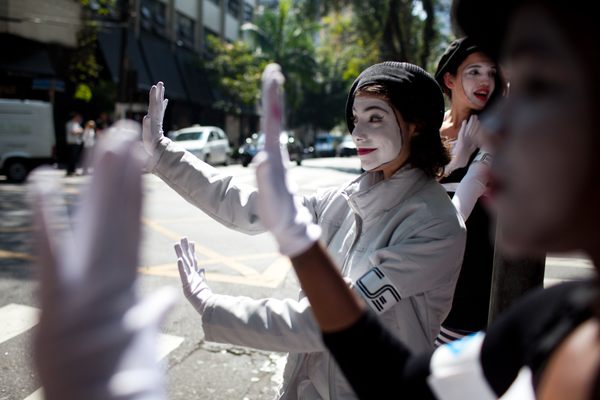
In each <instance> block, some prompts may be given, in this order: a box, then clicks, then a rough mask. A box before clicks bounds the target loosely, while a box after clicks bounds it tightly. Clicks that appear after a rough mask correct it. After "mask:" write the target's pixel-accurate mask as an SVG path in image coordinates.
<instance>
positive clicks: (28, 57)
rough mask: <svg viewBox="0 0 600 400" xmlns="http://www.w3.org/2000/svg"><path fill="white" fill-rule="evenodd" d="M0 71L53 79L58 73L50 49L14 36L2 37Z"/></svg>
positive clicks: (0, 39)
mask: <svg viewBox="0 0 600 400" xmlns="http://www.w3.org/2000/svg"><path fill="white" fill-rule="evenodd" d="M0 54H2V57H1V58H0V69H2V70H4V71H7V72H9V73H11V74H15V75H22V76H31V77H38V76H44V77H53V76H56V72H55V71H54V68H53V67H52V63H51V62H50V57H49V55H48V49H47V48H46V47H45V46H44V45H43V44H40V43H36V42H33V41H31V40H24V39H21V38H18V37H16V36H12V35H0Z"/></svg>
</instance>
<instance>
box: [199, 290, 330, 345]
mask: <svg viewBox="0 0 600 400" xmlns="http://www.w3.org/2000/svg"><path fill="white" fill-rule="evenodd" d="M202 324H203V328H204V334H205V339H206V340H209V341H213V342H221V343H230V344H235V345H240V346H248V347H253V348H256V349H261V350H267V351H280V352H290V353H309V352H317V351H323V350H324V349H325V346H324V344H323V341H322V338H321V332H320V330H319V327H318V325H317V323H316V321H315V319H314V317H313V314H312V310H311V308H310V305H309V302H308V300H307V299H306V298H305V297H303V298H302V299H301V300H299V301H295V300H291V299H285V300H279V299H260V300H256V299H251V298H248V297H242V296H227V295H214V296H213V297H211V299H210V300H209V301H208V304H207V306H206V309H205V311H204V314H203V315H202Z"/></svg>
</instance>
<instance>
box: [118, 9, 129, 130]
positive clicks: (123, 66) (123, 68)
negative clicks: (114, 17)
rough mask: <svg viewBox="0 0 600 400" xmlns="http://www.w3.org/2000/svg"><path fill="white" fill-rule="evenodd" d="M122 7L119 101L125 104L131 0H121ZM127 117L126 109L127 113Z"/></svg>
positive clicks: (127, 95)
mask: <svg viewBox="0 0 600 400" xmlns="http://www.w3.org/2000/svg"><path fill="white" fill-rule="evenodd" d="M120 4H121V9H120V13H119V14H120V26H121V52H120V53H121V54H120V61H121V62H120V64H119V101H120V102H121V103H123V104H126V103H127V102H128V100H129V99H128V97H129V94H128V90H127V89H128V82H127V75H128V72H129V57H128V55H127V53H128V52H127V47H128V46H127V45H128V43H129V38H128V34H129V19H130V9H129V0H121V1H120ZM123 117H124V118H125V117H126V111H125V115H123Z"/></svg>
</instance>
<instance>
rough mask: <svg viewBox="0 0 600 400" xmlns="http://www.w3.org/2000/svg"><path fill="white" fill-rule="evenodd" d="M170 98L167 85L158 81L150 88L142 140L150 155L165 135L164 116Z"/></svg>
mask: <svg viewBox="0 0 600 400" xmlns="http://www.w3.org/2000/svg"><path fill="white" fill-rule="evenodd" d="M167 103H169V100H168V99H165V85H164V84H163V83H162V82H158V83H157V84H156V85H152V88H150V100H149V102H148V114H146V115H145V116H144V119H143V121H142V141H143V142H144V148H145V149H146V152H148V154H149V155H152V153H153V152H154V149H155V148H156V145H157V144H158V142H160V139H162V138H163V137H164V135H163V127H162V124H163V118H164V116H165V110H166V109H167Z"/></svg>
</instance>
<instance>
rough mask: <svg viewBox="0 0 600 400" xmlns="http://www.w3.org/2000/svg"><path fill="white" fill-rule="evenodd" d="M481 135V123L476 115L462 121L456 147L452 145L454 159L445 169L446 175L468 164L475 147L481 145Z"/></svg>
mask: <svg viewBox="0 0 600 400" xmlns="http://www.w3.org/2000/svg"><path fill="white" fill-rule="evenodd" d="M480 136H481V125H480V123H479V118H478V117H477V116H476V115H472V116H471V117H470V118H469V119H468V120H464V121H463V122H462V124H461V126H460V130H459V131H458V137H457V138H456V142H455V143H454V147H452V152H451V156H452V159H451V160H450V163H449V164H448V165H447V166H446V169H445V175H446V176H448V175H450V174H451V173H452V171H454V170H456V169H458V168H463V167H465V166H466V165H467V163H468V162H469V158H471V156H472V155H473V152H474V151H475V149H477V148H478V147H479V143H480V141H481V139H480Z"/></svg>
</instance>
